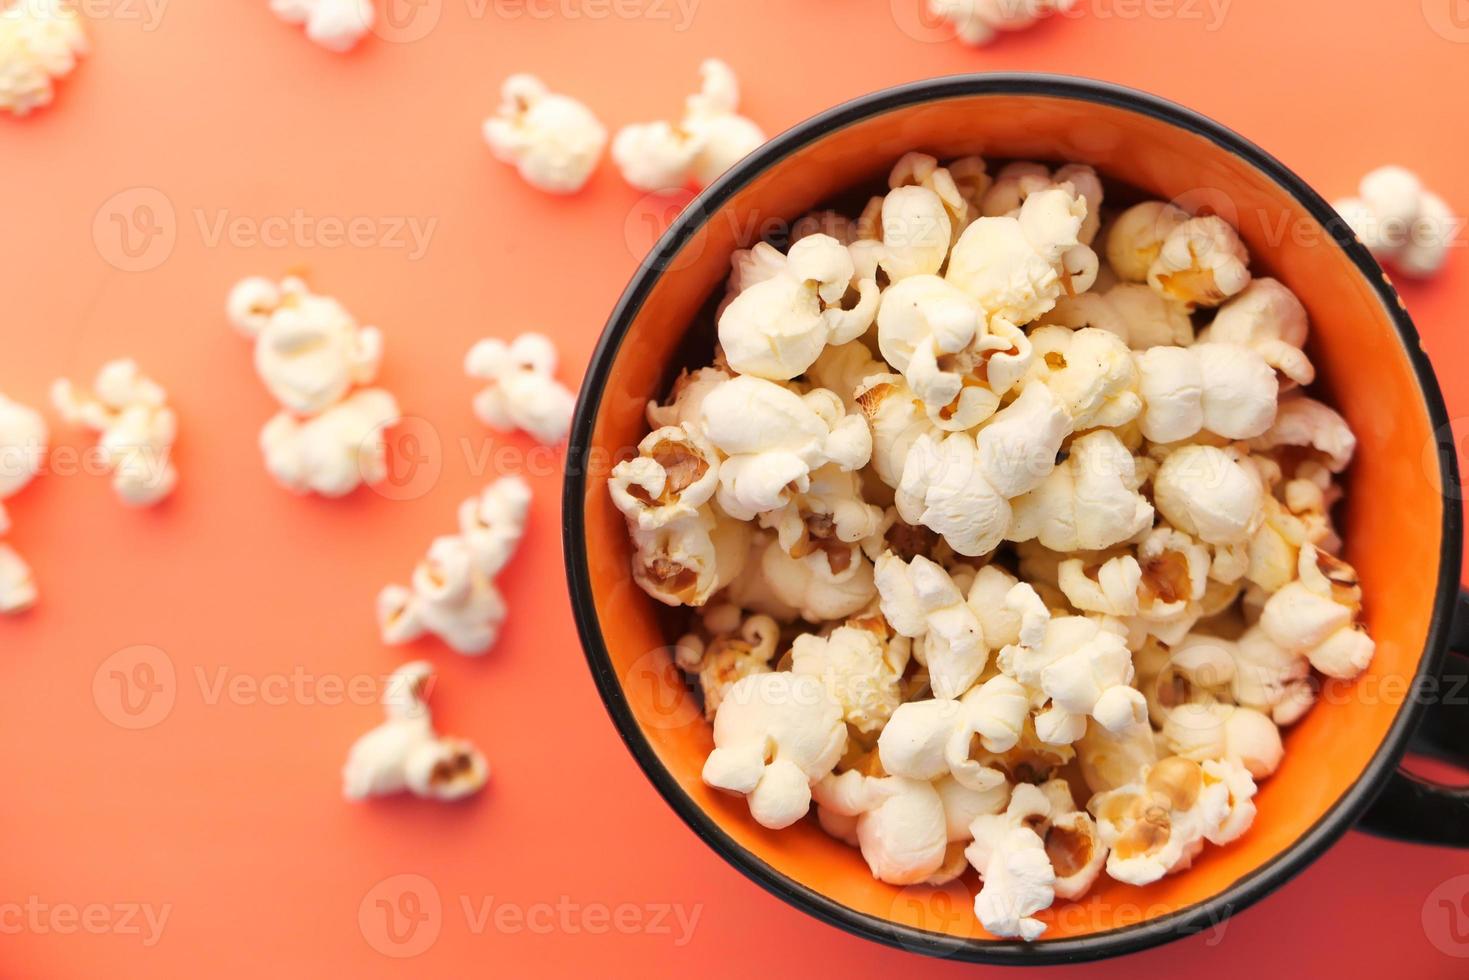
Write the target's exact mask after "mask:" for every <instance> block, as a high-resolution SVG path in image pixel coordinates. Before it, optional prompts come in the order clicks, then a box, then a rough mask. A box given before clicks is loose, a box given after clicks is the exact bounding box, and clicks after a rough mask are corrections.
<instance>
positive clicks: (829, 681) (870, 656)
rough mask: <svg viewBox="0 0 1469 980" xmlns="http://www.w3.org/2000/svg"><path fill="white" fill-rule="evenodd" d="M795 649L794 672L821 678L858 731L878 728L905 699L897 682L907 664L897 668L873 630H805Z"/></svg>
mask: <svg viewBox="0 0 1469 980" xmlns="http://www.w3.org/2000/svg"><path fill="white" fill-rule="evenodd" d="M791 653H792V657H791V671H792V672H794V673H796V674H809V675H811V676H813V677H815V678H817V679H818V680H820V681H821V684H822V686H823V687H825V688H826V691H827V693H828V694H830V695H831V696H832V697H833V698H834V699H835V700H836V701H837V703H839V704H840V705H841V706H842V717H843V718H845V719H846V721H847V724H849V725H851V726H852V727H853V728H855V729H857V731H859V732H863V733H869V734H870V733H874V732H877V731H879V730H880V729H881V728H882V726H883V725H884V724H886V723H887V720H888V718H889V717H890V716H891V715H892V713H893V710H894V709H895V708H897V706H898V704H899V703H900V702H901V701H902V693H901V691H900V690H899V688H898V682H899V680H901V672H902V666H905V664H903V665H899V666H898V669H896V670H895V669H894V668H893V665H892V664H890V663H888V660H887V650H886V649H885V648H884V646H883V644H882V643H881V642H880V641H879V639H878V637H877V636H876V635H875V634H874V633H873V632H871V631H870V630H866V629H861V628H859V627H854V626H838V627H837V628H836V629H834V630H833V631H832V632H831V633H830V634H829V635H828V636H825V637H822V636H815V635H812V634H810V633H803V634H801V635H800V636H798V637H796V640H795V643H794V645H793V646H792V647H791Z"/></svg>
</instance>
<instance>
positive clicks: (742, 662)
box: [677, 606, 780, 720]
mask: <svg viewBox="0 0 1469 980" xmlns="http://www.w3.org/2000/svg"><path fill="white" fill-rule="evenodd" d="M704 627H705V629H706V630H709V631H710V632H711V633H713V634H714V635H713V636H712V637H711V638H710V639H709V640H708V641H707V642H706V641H705V640H704V638H702V637H701V636H699V635H698V634H694V633H691V634H688V635H686V636H684V637H683V638H682V639H680V640H679V641H678V646H677V651H678V665H679V667H680V668H681V669H682V670H683V671H684V672H685V673H689V674H693V675H694V676H696V677H698V679H699V688H700V690H701V691H702V692H703V695H704V717H705V718H708V719H710V720H713V718H714V715H715V712H717V711H718V710H719V705H720V704H721V703H722V702H723V701H724V698H725V695H727V694H728V693H729V689H730V688H732V687H734V686H735V684H737V683H738V682H739V681H741V680H742V679H744V678H746V677H748V676H749V675H751V674H763V673H768V672H769V671H770V662H771V661H772V660H774V659H775V649H776V644H777V643H778V642H779V641H780V624H778V623H777V622H776V621H775V620H774V619H772V618H771V617H769V616H760V615H755V616H750V617H748V618H743V617H742V615H741V613H740V610H739V608H738V607H735V606H718V607H714V608H710V609H708V610H707V611H706V613H705V615H704Z"/></svg>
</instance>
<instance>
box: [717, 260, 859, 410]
mask: <svg viewBox="0 0 1469 980" xmlns="http://www.w3.org/2000/svg"><path fill="white" fill-rule="evenodd" d="M856 275H857V270H856V266H855V265H853V263H852V257H851V254H850V253H849V252H848V251H847V249H846V247H845V246H843V245H842V244H841V243H840V242H838V241H837V240H836V239H835V238H830V237H828V236H826V235H811V236H808V237H806V238H803V239H801V240H800V241H798V242H796V243H795V244H794V245H792V246H791V250H790V252H789V254H787V255H786V256H785V264H784V266H783V267H782V268H781V269H780V270H779V271H777V272H776V273H774V274H773V275H771V276H769V277H768V278H765V279H762V280H760V281H759V282H756V283H754V284H753V285H749V286H747V287H746V288H745V289H743V290H742V291H741V292H740V293H739V294H738V295H736V296H735V297H734V299H733V300H732V301H731V302H730V303H729V305H727V306H726V307H725V308H724V310H723V311H722V312H721V313H720V314H719V344H720V347H721V348H722V349H723V350H724V354H725V357H726V358H727V359H728V361H729V365H730V367H732V368H733V369H734V370H735V371H738V372H739V373H740V374H745V375H751V376H753V377H757V378H765V379H767V380H770V381H788V380H790V379H791V378H794V377H797V376H798V375H801V374H804V373H805V372H806V369H807V368H809V367H810V366H811V365H812V364H814V363H815V362H816V359H817V358H818V357H819V356H820V355H821V352H822V351H823V350H825V349H826V347H827V346H828V345H830V344H846V343H849V342H851V341H854V340H856V339H857V338H858V337H860V336H862V335H863V334H864V333H866V332H867V330H868V328H869V327H871V326H872V322H873V319H874V318H875V317H876V316H877V310H878V289H877V283H876V281H875V280H872V279H865V280H862V281H861V282H856V281H855V276H856ZM849 292H854V294H855V297H856V298H855V300H853V301H852V302H851V305H844V304H845V303H846V302H847V297H848V293H849Z"/></svg>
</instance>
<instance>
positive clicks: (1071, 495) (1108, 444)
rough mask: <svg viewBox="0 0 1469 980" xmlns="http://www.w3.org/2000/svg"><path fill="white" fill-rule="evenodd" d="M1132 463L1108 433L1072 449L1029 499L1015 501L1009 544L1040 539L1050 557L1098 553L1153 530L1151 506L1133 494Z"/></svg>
mask: <svg viewBox="0 0 1469 980" xmlns="http://www.w3.org/2000/svg"><path fill="white" fill-rule="evenodd" d="M1142 482H1143V480H1142V475H1141V474H1140V473H1139V472H1138V468H1137V461H1136V460H1135V459H1133V457H1132V454H1131V453H1129V452H1128V451H1127V448H1126V447H1125V446H1123V445H1122V442H1121V441H1120V440H1119V439H1118V438H1117V436H1115V435H1114V434H1113V433H1112V432H1111V431H1110V430H1106V429H1099V430H1097V431H1095V432H1090V433H1087V434H1086V435H1084V436H1080V437H1078V438H1077V439H1075V440H1074V441H1073V442H1072V443H1071V454H1070V455H1069V456H1068V457H1067V458H1066V460H1065V461H1064V462H1062V463H1061V464H1060V465H1058V466H1057V467H1056V468H1055V469H1054V470H1052V471H1051V473H1050V475H1048V476H1047V477H1046V479H1045V481H1044V482H1043V483H1041V485H1040V486H1039V487H1037V488H1036V489H1034V490H1032V491H1031V492H1030V493H1027V494H1025V495H1024V496H1022V497H1017V498H1016V499H1015V500H1014V501H1012V504H1013V506H1014V519H1013V520H1012V521H1011V523H1010V530H1009V531H1008V532H1007V534H1006V538H1007V540H1010V541H1030V540H1032V539H1035V538H1039V539H1040V543H1041V544H1042V545H1044V546H1045V547H1047V548H1049V549H1051V550H1052V551H1099V550H1101V549H1103V548H1110V547H1112V546H1113V545H1115V544H1117V543H1119V542H1122V541H1126V540H1127V539H1129V538H1131V537H1133V536H1134V535H1136V534H1139V533H1141V532H1142V531H1144V530H1146V529H1147V528H1149V527H1151V526H1152V523H1153V506H1152V504H1149V503H1148V501H1147V499H1146V498H1144V497H1143V496H1142V494H1140V493H1138V488H1139V487H1140V486H1141V485H1142Z"/></svg>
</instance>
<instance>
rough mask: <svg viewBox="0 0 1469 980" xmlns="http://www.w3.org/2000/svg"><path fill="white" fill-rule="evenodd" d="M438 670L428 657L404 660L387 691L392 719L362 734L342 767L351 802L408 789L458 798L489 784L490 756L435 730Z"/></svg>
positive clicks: (387, 707) (387, 711)
mask: <svg viewBox="0 0 1469 980" xmlns="http://www.w3.org/2000/svg"><path fill="white" fill-rule="evenodd" d="M433 683H434V670H433V667H431V666H429V664H428V663H427V662H426V661H422V660H417V661H414V662H413V663H408V664H404V665H403V666H402V667H399V668H398V669H397V670H395V671H394V672H393V675H392V676H391V677H390V678H388V683H387V687H386V688H384V690H383V697H382V702H383V711H384V713H385V714H386V715H387V720H386V721H384V722H383V723H382V724H381V725H379V726H378V727H376V728H374V729H373V730H372V731H370V732H368V733H367V734H366V735H364V736H362V737H361V738H359V739H358V740H357V741H356V742H355V743H353V745H352V749H351V751H350V752H348V753H347V764H346V765H345V766H344V767H343V768H342V793H343V795H344V796H346V797H347V799H349V800H365V799H367V798H368V797H370V796H386V795H389V794H393V793H402V792H404V791H405V790H406V791H408V792H411V793H413V794H414V795H415V796H421V797H424V798H425V799H431V800H459V799H463V798H464V797H466V796H472V795H473V794H475V793H477V792H479V791H480V790H481V789H482V788H484V785H485V782H486V781H487V780H488V779H489V778H490V766H489V763H487V762H486V761H485V757H484V756H483V755H481V754H480V751H479V750H478V749H476V748H475V747H474V746H473V745H471V744H470V743H469V742H467V741H465V740H464V739H460V738H444V737H442V736H440V735H438V734H437V733H436V732H435V731H434V725H433V717H432V715H431V714H430V712H429V707H428V695H429V690H430V688H431V687H432V686H433Z"/></svg>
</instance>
